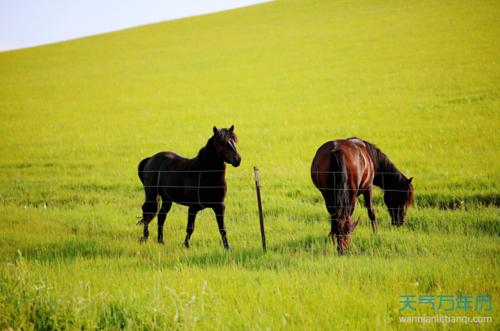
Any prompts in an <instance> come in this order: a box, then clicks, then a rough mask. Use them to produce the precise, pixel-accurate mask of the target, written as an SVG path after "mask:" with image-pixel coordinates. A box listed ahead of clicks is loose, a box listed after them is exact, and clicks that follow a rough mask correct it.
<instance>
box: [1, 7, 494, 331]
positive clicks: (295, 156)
mask: <svg viewBox="0 0 500 331" xmlns="http://www.w3.org/2000/svg"><path fill="white" fill-rule="evenodd" d="M499 17H500V5H499V3H498V2H497V1H458V2H457V1H402V0H391V1H370V0H366V1H365V0H361V1H327V0H326V1H275V2H271V3H266V4H262V5H257V6H253V7H248V8H243V9H239V10H233V11H227V12H222V13H217V14H211V15H206V16H200V17H194V18H189V19H183V20H178V21H172V22H166V23H160V24H154V25H148V26H143V27H139V28H134V29H130V30H125V31H120V32H116V33H110V34H105V35H99V36H94V37H90V38H84V39H80V40H74V41H70V42H64V43H59V44H54V45H49V46H43V47H36V48H31V49H25V50H19V51H11V52H4V53H0V116H1V117H0V118H1V121H0V169H1V170H0V215H1V217H0V329H8V328H9V327H11V328H13V329H28V330H29V329H40V330H47V329H82V328H84V329H94V328H104V329H120V328H125V329H130V330H137V329H158V330H160V329H175V330H194V329H197V330H311V329H325V330H337V329H338V330H341V329H342V330H353V329H360V330H364V329H379V330H391V329H403V328H404V329H408V328H409V329H422V330H424V329H425V330H427V329H429V328H435V329H455V328H464V329H470V328H471V327H472V325H470V324H448V325H444V324H436V323H434V324H407V325H406V324H401V323H400V321H399V317H400V316H401V315H402V313H401V312H400V308H401V304H400V296H402V295H405V294H413V295H432V296H436V297H437V296H439V295H453V296H457V295H472V296H477V295H483V294H489V295H492V297H493V310H492V311H474V310H468V311H465V312H464V311H463V310H454V311H452V312H450V315H453V316H455V315H467V316H492V317H493V321H492V322H491V323H484V324H481V325H474V326H473V327H472V328H475V329H485V330H486V329H491V330H498V329H499V328H500V321H499V317H500V316H499V314H498V311H499V310H498V309H499V304H500V302H499V300H498V298H499V294H500V278H499V276H498V275H499V274H500V263H499V261H500V212H499V206H500V175H499V173H500V155H499V150H500V143H499V141H500V139H499V137H500V135H499V128H500V111H499V110H500V55H499V54H500V23H499ZM231 124H234V125H235V131H236V133H237V134H238V136H239V139H240V143H239V150H240V153H241V155H242V157H243V162H242V165H241V166H240V167H239V168H232V167H231V168H228V174H227V180H228V196H227V199H226V203H227V209H226V226H227V229H228V238H229V241H230V243H231V245H232V248H233V250H232V251H230V252H225V251H224V250H223V248H222V245H221V242H220V236H219V233H218V230H217V226H216V222H215V219H214V217H213V215H212V213H211V211H208V210H207V211H203V212H201V213H200V214H199V216H198V219H197V223H196V226H197V228H196V231H195V233H194V235H193V238H192V240H191V248H190V249H189V250H186V249H184V248H183V247H182V245H181V244H182V241H183V239H184V235H185V226H186V220H187V210H186V208H185V207H180V206H178V205H175V206H174V207H173V208H172V210H171V212H170V214H169V215H168V218H167V222H166V229H165V240H166V244H165V245H164V246H160V245H157V244H155V242H154V240H150V241H149V242H148V243H146V244H145V245H140V244H138V243H137V238H138V237H139V236H140V235H141V229H140V228H139V227H137V226H135V223H136V222H137V216H139V215H140V214H141V210H140V207H141V205H142V202H143V198H144V197H143V190H142V186H141V183H140V181H139V179H138V177H137V172H136V171H137V164H138V163H139V161H140V160H142V159H143V158H144V157H146V156H150V155H152V154H154V153H156V152H158V151H161V150H173V151H177V152H179V153H181V154H183V155H186V156H190V157H193V156H195V155H196V153H197V152H198V150H199V148H201V147H202V146H203V145H204V144H205V142H206V140H207V139H208V138H209V136H210V135H211V133H212V126H214V125H217V126H218V127H228V126H230V125H231ZM350 136H359V137H362V138H364V139H367V140H369V141H372V142H374V143H376V144H377V145H378V146H379V147H380V148H381V149H382V150H383V151H384V152H386V153H387V154H388V156H389V157H390V158H391V159H392V160H393V161H394V163H395V164H396V165H397V166H398V167H399V169H400V170H402V171H403V172H404V173H405V174H406V175H408V176H413V177H414V185H415V190H416V205H415V206H414V207H412V209H410V211H409V215H408V219H407V223H406V224H405V225H404V226H403V227H401V228H397V229H396V228H393V227H392V226H391V225H390V219H389V215H388V213H387V211H386V209H385V207H384V206H383V205H382V203H381V194H380V190H377V192H376V203H377V204H376V211H377V216H378V223H379V233H378V234H377V235H374V234H373V233H372V232H371V227H370V225H369V220H368V217H367V214H366V210H364V209H363V208H361V206H360V205H362V204H360V205H358V207H357V209H356V211H355V214H356V216H361V221H360V225H359V226H358V228H357V229H356V232H355V233H354V236H353V239H352V241H351V248H350V251H349V254H348V255H347V256H344V257H342V258H339V257H338V256H337V254H336V249H335V248H334V246H333V245H332V243H331V242H329V241H328V238H327V234H328V232H329V224H328V215H327V213H326V210H325V208H324V204H323V201H322V199H321V196H320V194H319V192H318V191H316V189H315V188H314V187H313V185H312V183H311V181H310V177H309V166H310V162H311V160H312V157H313V156H314V153H315V151H316V149H317V148H318V147H319V146H320V145H321V144H322V143H323V142H325V141H327V140H331V139H335V138H342V137H350ZM254 165H257V166H259V168H260V170H261V177H262V178H261V181H262V196H263V206H264V213H265V221H266V227H267V228H266V230H267V240H268V252H267V254H263V253H262V252H261V249H260V233H259V228H258V214H257V205H256V198H255V191H254V183H253V174H252V168H253V166H254ZM155 227H156V221H154V222H153V223H152V226H151V228H150V229H151V230H152V239H154V238H155V236H156V229H155ZM417 308H418V309H417V312H416V313H412V314H413V315H426V314H427V315H433V314H434V313H443V312H442V311H438V312H433V311H431V310H430V309H428V308H426V306H422V305H419V306H417Z"/></svg>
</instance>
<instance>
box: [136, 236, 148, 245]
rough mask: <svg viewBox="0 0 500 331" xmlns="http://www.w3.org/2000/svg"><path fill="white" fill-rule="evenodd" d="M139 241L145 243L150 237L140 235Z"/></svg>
mask: <svg viewBox="0 0 500 331" xmlns="http://www.w3.org/2000/svg"><path fill="white" fill-rule="evenodd" d="M137 241H138V242H139V243H140V244H144V243H145V242H146V241H148V238H147V237H140V238H139V239H137Z"/></svg>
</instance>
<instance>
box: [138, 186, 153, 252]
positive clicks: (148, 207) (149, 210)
mask: <svg viewBox="0 0 500 331" xmlns="http://www.w3.org/2000/svg"><path fill="white" fill-rule="evenodd" d="M157 212H158V201H157V196H156V192H155V193H154V194H153V193H151V192H146V201H145V202H144V203H143V205H142V220H141V221H139V223H137V224H138V225H140V224H142V225H143V226H144V229H143V236H142V237H141V238H139V242H141V243H143V242H145V241H147V240H148V237H149V230H148V225H149V223H150V222H151V220H152V219H153V218H154V217H155V216H156V213H157Z"/></svg>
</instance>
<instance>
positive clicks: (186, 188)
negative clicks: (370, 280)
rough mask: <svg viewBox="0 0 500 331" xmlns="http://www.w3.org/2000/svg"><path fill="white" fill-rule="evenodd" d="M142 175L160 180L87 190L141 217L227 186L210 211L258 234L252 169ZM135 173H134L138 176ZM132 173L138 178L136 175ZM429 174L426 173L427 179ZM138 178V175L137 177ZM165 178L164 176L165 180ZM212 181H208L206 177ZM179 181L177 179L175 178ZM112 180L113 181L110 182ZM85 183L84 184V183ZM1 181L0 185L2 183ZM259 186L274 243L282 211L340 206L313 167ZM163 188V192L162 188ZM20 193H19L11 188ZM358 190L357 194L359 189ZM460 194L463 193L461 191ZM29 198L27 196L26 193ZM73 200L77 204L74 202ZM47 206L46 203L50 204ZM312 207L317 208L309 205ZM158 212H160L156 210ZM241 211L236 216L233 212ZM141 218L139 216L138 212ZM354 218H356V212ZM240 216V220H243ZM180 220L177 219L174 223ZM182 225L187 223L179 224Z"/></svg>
mask: <svg viewBox="0 0 500 331" xmlns="http://www.w3.org/2000/svg"><path fill="white" fill-rule="evenodd" d="M143 173H144V174H158V175H159V177H158V178H159V179H158V180H157V182H156V183H155V184H147V185H141V182H140V181H139V180H138V179H136V181H135V182H133V183H123V184H119V185H116V184H109V185H105V184H104V185H103V184H100V185H93V184H83V186H84V187H85V188H86V192H87V193H88V194H89V195H92V194H95V192H97V191H105V192H108V193H109V196H111V197H110V198H109V199H108V200H106V202H107V203H110V204H111V205H112V206H111V208H114V207H115V204H119V203H121V202H123V196H125V197H127V199H128V200H127V201H129V203H130V200H133V201H134V202H133V206H132V208H133V209H134V210H136V212H137V216H139V215H140V214H142V211H141V205H142V204H143V203H144V202H149V203H156V204H157V212H159V211H160V210H161V209H160V208H161V206H162V203H164V202H162V201H161V195H162V194H161V193H164V195H165V196H166V197H168V192H169V191H173V192H181V193H185V194H186V195H187V196H191V197H195V198H194V199H187V198H186V199H184V200H183V199H177V200H176V199H172V202H173V203H180V204H183V205H200V206H202V207H205V208H208V209H210V208H211V207H212V206H214V205H216V204H218V203H220V202H221V201H220V200H219V199H210V196H211V194H210V193H214V194H217V191H223V190H226V189H227V194H226V195H225V199H224V201H225V204H226V206H227V211H228V212H226V213H225V215H224V214H218V213H215V212H211V213H210V215H212V216H211V217H213V216H226V221H225V225H226V226H225V228H226V231H227V233H228V235H229V236H231V235H234V236H238V237H246V236H248V233H246V231H245V230H241V229H240V228H239V226H238V225H237V224H238V223H240V222H238V218H239V219H242V218H244V219H245V220H244V221H245V222H248V223H252V224H255V233H254V234H253V235H257V234H258V232H259V230H258V223H259V215H258V206H257V198H256V191H255V178H254V176H253V174H251V173H248V172H241V171H238V170H234V169H231V170H230V171H227V170H201V171H200V170H167V171H163V170H162V171H143ZM325 173H326V174H331V175H332V177H335V176H334V175H336V174H341V172H334V171H313V172H312V175H313V176H314V175H316V174H325ZM219 174H220V175H221V178H222V174H225V176H224V179H225V182H226V185H223V184H220V183H219V182H211V181H210V180H212V179H213V177H214V176H215V177H217V176H218V175H219ZM378 174H379V175H388V176H399V175H400V173H394V172H393V173H391V172H383V173H378ZM135 176H136V175H135ZM135 176H134V177H135ZM171 177H175V180H172V178H171ZM429 177H432V175H431V176H427V180H432V178H430V179H429ZM136 178H137V177H136ZM162 178H163V179H162ZM207 178H208V182H205V180H207ZM435 178H436V179H442V177H441V176H439V175H437V174H436V175H435ZM176 180H177V181H176ZM111 182H113V181H112V180H110V183H111ZM80 185H82V184H81V183H75V184H70V183H67V182H64V181H62V182H57V181H53V179H52V178H51V179H50V180H48V181H43V180H41V181H30V182H24V181H16V180H14V181H12V182H10V183H7V184H6V185H5V186H9V187H14V188H16V187H18V188H19V189H21V190H24V191H26V192H31V191H39V190H42V191H43V190H45V191H44V192H46V193H45V194H44V196H45V197H46V199H47V200H50V194H51V192H54V191H55V190H57V189H58V188H59V187H61V186H62V187H64V188H66V189H67V190H68V191H70V192H74V193H75V194H78V193H79V191H78V190H79V187H80ZM85 185H86V186H85ZM1 186H2V184H0V187H1ZM259 186H260V188H261V192H262V198H263V201H262V204H263V213H264V219H265V222H266V232H267V233H268V236H269V238H270V240H271V242H272V238H273V234H275V233H276V232H277V231H282V230H283V229H281V227H280V226H278V227H275V226H273V225H274V224H273V222H274V221H275V220H276V219H279V218H280V217H282V216H283V215H284V216H286V217H285V218H286V219H287V220H292V221H293V220H300V221H304V218H305V219H309V221H319V220H323V221H325V220H328V219H329V215H328V213H327V211H326V207H333V208H337V207H339V206H335V205H333V206H332V205H328V206H327V205H326V204H325V201H324V199H323V197H322V195H321V193H320V192H319V190H318V188H317V187H315V185H314V184H313V183H312V181H311V172H310V171H304V174H303V176H300V178H299V176H296V175H295V174H290V173H288V172H287V171H278V172H277V171H275V170H269V171H266V169H261V172H260V182H259ZM100 188H105V189H104V190H100ZM143 188H146V189H148V188H153V189H157V190H158V193H159V194H158V196H159V197H160V199H158V198H157V197H155V200H146V199H144V192H141V191H142V190H143ZM319 189H321V190H323V191H326V192H331V193H332V195H334V194H336V193H337V192H339V191H349V193H351V192H352V191H358V189H355V188H335V187H320V188H319ZM160 191H161V192H160ZM383 192H399V193H406V192H407V190H401V189H387V188H386V189H385V190H384V191H383ZM13 194H17V193H13ZM382 194H383V193H382V191H381V190H379V189H375V193H374V195H375V196H376V197H377V199H378V200H377V202H378V204H377V205H375V206H374V208H375V211H376V214H377V221H379V222H380V221H383V222H387V221H388V219H387V214H385V213H386V212H385V211H387V210H388V209H390V208H388V207H387V206H386V205H385V204H384V203H383V200H382V199H381V195H382ZM356 195H357V194H356ZM4 198H5V195H4V194H2V196H1V197H0V199H1V200H4ZM458 198H461V197H460V196H458ZM28 199H29V198H28ZM356 202H357V203H356V204H360V205H361V207H362V209H361V208H359V207H358V208H356V211H354V213H355V214H356V216H358V215H365V216H363V219H365V221H366V223H367V224H369V221H368V216H367V215H366V214H365V213H366V208H365V204H361V201H359V200H357V201H356ZM75 203H79V201H76V202H75ZM297 205H300V206H302V207H304V206H305V209H306V210H307V212H306V213H304V212H303V211H302V213H299V214H297V208H294V206H297ZM46 206H47V205H46ZM311 209H314V210H311ZM382 210H384V218H383V219H381V218H380V217H378V215H379V214H380V212H381V211H382ZM184 213H185V219H184V218H183V221H184V220H187V210H185V211H182V212H177V213H176V214H177V215H179V214H184ZM155 214H156V213H155ZM235 215H238V216H235ZM139 217H140V216H139ZM207 217H208V215H207V213H202V214H201V215H200V218H205V219H206V218H207ZM354 218H355V217H354ZM240 221H241V220H240ZM176 223H178V222H176ZM130 224H135V222H134V221H132V220H131V222H130ZM179 224H183V225H179ZM178 226H180V227H182V228H183V227H184V222H181V223H178ZM324 228H325V232H328V231H329V230H330V226H329V225H328V224H327V223H326V222H325V223H324Z"/></svg>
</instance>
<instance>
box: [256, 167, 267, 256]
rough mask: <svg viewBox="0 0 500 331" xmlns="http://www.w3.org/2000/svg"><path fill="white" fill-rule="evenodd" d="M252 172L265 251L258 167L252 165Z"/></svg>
mask: <svg viewBox="0 0 500 331" xmlns="http://www.w3.org/2000/svg"><path fill="white" fill-rule="evenodd" d="M253 172H254V174H255V190H256V191H257V204H258V206H259V220H260V236H261V237H262V249H263V250H264V252H265V251H266V250H267V247H266V232H265V231H264V216H263V215H262V202H261V200H260V183H259V169H258V168H257V167H253Z"/></svg>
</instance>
